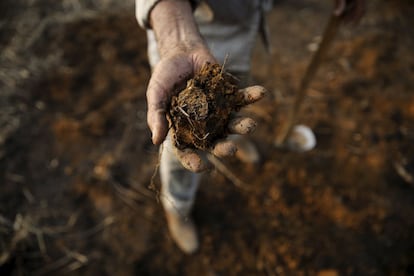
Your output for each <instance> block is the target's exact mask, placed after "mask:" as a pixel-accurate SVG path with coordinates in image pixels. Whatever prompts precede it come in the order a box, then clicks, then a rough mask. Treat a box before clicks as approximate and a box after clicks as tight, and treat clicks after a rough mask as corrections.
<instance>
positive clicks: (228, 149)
mask: <svg viewBox="0 0 414 276" xmlns="http://www.w3.org/2000/svg"><path fill="white" fill-rule="evenodd" d="M239 93H241V94H242V96H243V105H245V106H246V105H249V104H252V103H254V102H256V101H258V100H260V99H261V98H263V96H264V95H265V93H266V90H265V88H264V87H262V86H251V87H247V88H245V89H240V90H239ZM255 127H256V122H255V120H253V119H252V118H249V117H235V118H233V119H232V120H231V121H230V122H229V124H228V132H229V133H230V134H241V135H244V134H249V133H251V132H252V131H253V130H254V129H255ZM236 151H237V147H236V145H235V144H234V143H233V142H232V141H231V140H226V139H225V140H222V141H219V142H217V143H216V144H215V145H214V146H213V148H212V150H211V153H212V154H213V155H216V156H218V157H228V156H233V155H234V154H235V153H236ZM204 153H205V152H203V151H200V150H195V149H191V148H186V149H183V150H179V149H176V155H177V157H178V159H179V160H180V162H181V163H182V165H183V166H184V167H185V168H186V169H188V170H190V171H193V172H201V171H203V170H206V169H208V168H209V163H208V161H207V160H205V158H204Z"/></svg>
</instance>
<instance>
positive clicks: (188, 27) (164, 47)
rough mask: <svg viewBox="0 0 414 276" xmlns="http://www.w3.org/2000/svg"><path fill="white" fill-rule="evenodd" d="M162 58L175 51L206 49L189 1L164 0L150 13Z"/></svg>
mask: <svg viewBox="0 0 414 276" xmlns="http://www.w3.org/2000/svg"><path fill="white" fill-rule="evenodd" d="M150 24H151V27H152V29H153V31H154V33H155V36H156V39H157V42H158V48H159V52H160V55H161V57H162V56H164V55H166V54H168V52H170V51H171V50H173V49H177V48H178V49H180V50H183V51H185V50H186V49H194V48H196V47H201V48H206V46H205V43H204V41H203V39H202V37H201V35H200V33H199V31H198V27H197V24H196V22H195V20H194V16H193V13H192V8H191V5H190V2H189V1H185V0H163V1H160V2H159V3H157V4H156V5H155V7H154V8H153V9H152V11H151V13H150Z"/></svg>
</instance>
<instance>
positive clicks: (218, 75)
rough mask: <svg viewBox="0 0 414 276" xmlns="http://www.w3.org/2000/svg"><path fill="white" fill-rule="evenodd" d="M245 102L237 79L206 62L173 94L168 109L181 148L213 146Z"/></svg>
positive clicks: (176, 142)
mask: <svg viewBox="0 0 414 276" xmlns="http://www.w3.org/2000/svg"><path fill="white" fill-rule="evenodd" d="M242 105H243V97H242V94H241V93H238V88H237V80H236V78H235V77H233V76H232V75H230V74H229V73H227V72H226V71H225V69H224V68H223V66H220V65H219V64H210V63H206V64H204V65H203V67H202V68H201V70H200V72H198V73H197V74H196V75H195V76H194V78H192V79H190V80H189V81H188V82H187V87H186V88H185V89H184V90H182V91H180V92H179V93H178V94H177V95H176V96H173V98H172V100H171V104H170V108H169V111H168V115H169V116H168V118H169V122H170V124H171V126H172V131H173V132H172V133H173V140H174V144H175V145H176V147H177V148H179V149H185V148H194V149H200V150H204V151H208V150H211V149H212V146H213V145H214V143H215V142H217V140H220V139H223V138H225V137H226V136H227V134H228V124H229V121H230V119H231V117H232V116H234V114H235V112H237V111H238V110H239V109H240V107H241V106H242Z"/></svg>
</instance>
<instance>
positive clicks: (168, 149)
mask: <svg viewBox="0 0 414 276" xmlns="http://www.w3.org/2000/svg"><path fill="white" fill-rule="evenodd" d="M161 150H162V152H161V161H160V174H161V202H162V204H163V206H164V208H165V209H166V210H167V211H172V212H176V213H178V214H179V215H181V216H187V215H189V213H190V211H191V208H192V206H193V204H194V200H195V195H196V192H197V188H198V185H199V182H200V174H199V173H193V172H190V171H188V170H186V169H185V168H184V167H183V166H182V165H181V163H180V161H179V160H178V159H177V157H176V155H175V153H174V150H176V149H175V148H174V147H173V145H172V142H171V139H170V138H169V137H168V138H167V139H166V140H165V141H164V143H163V145H162V148H161Z"/></svg>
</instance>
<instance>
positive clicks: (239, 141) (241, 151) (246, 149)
mask: <svg viewBox="0 0 414 276" xmlns="http://www.w3.org/2000/svg"><path fill="white" fill-rule="evenodd" d="M229 140H230V141H232V142H233V143H234V144H235V145H236V147H237V151H236V154H235V156H236V158H237V159H239V160H240V161H242V162H244V163H247V164H253V165H257V164H259V163H260V154H259V152H258V150H257V148H256V146H255V145H254V144H253V143H252V142H251V141H250V140H249V139H247V138H246V137H243V136H241V135H229Z"/></svg>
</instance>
